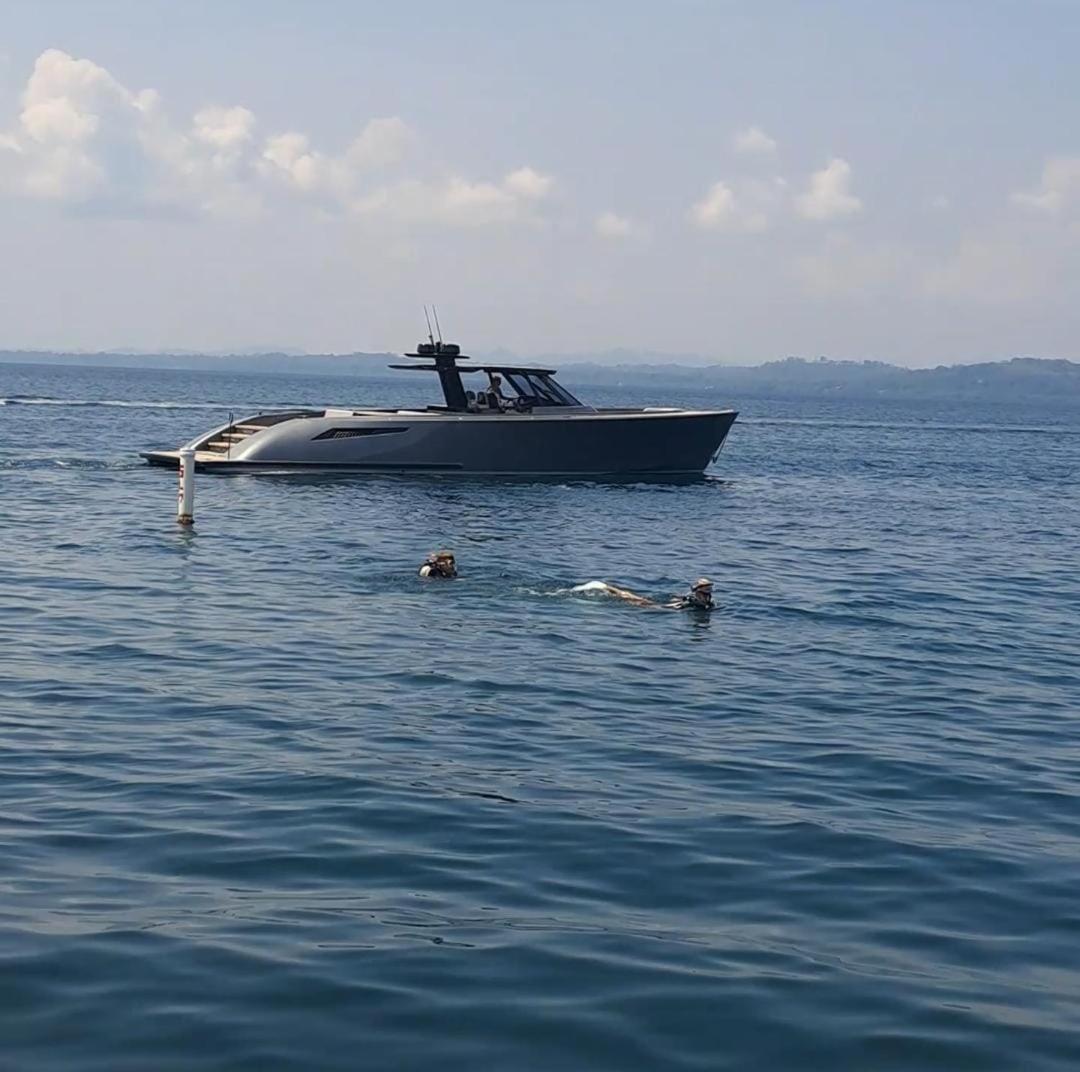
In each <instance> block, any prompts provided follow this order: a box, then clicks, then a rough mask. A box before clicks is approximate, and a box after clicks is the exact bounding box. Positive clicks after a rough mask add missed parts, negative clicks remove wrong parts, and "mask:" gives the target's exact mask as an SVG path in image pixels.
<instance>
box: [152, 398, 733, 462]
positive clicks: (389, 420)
mask: <svg viewBox="0 0 1080 1072" xmlns="http://www.w3.org/2000/svg"><path fill="white" fill-rule="evenodd" d="M735 417H736V413H735V411H734V410H700V411H687V410H589V409H582V410H580V411H574V412H565V411H564V412H561V413H559V414H550V415H549V414H508V413H500V414H492V415H480V414H455V413H446V412H434V411H427V412H425V411H408V410H399V411H345V410H342V411H333V410H329V411H325V413H324V412H319V413H318V414H314V413H310V412H308V413H304V414H302V415H296V416H291V415H289V416H282V415H260V416H255V417H251V418H248V419H247V420H246V421H240V422H237V424H236V425H231V426H226V427H225V428H222V429H217V430H215V431H214V432H212V433H210V434H209V435H205V436H202V437H200V438H199V439H197V440H193V441H192V442H191V443H189V444H186V446H187V447H190V448H192V449H194V450H195V451H196V465H197V467H198V468H200V469H210V468H214V469H270V468H272V469H322V470H355V471H358V472H460V473H497V474H507V475H511V474H515V475H516V474H523V475H545V474H551V475H562V474H566V475H606V476H620V475H633V474H643V475H649V474H652V475H663V474H686V473H701V472H702V471H703V470H704V469H705V467H706V466H707V465H708V464H709V462H710V461H712V459H713V458H714V457H715V456H716V454H717V453H718V451H719V450H720V448H721V447H722V446H723V443H724V440H725V439H726V437H727V434H728V431H729V430H730V428H731V425H732V424H733V422H734V421H735ZM259 422H268V423H267V424H266V426H264V427H259V428H258V429H257V430H256V431H254V432H246V433H245V434H244V435H243V436H242V437H241V436H240V435H238V434H236V433H234V432H232V431H231V430H232V429H235V428H241V429H248V428H252V427H255V426H257V425H258V424H259ZM230 434H231V435H232V436H233V438H234V439H236V440H238V441H236V442H229V445H228V448H227V449H225V450H223V448H222V439H221V437H222V436H228V435H230ZM143 457H144V458H146V459H147V461H149V462H151V463H152V464H156V465H168V466H172V467H174V468H175V467H176V465H177V464H178V452H177V451H174V450H172V451H149V452H146V453H144V454H143Z"/></svg>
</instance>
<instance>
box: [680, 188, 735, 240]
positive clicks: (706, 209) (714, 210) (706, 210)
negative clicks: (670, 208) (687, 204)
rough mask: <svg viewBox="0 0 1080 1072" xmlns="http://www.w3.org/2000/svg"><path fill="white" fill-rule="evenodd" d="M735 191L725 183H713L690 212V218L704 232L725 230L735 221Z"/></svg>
mask: <svg viewBox="0 0 1080 1072" xmlns="http://www.w3.org/2000/svg"><path fill="white" fill-rule="evenodd" d="M737 216H738V210H737V208H736V204H735V191H734V190H733V189H732V188H731V187H730V186H728V184H727V183H726V182H717V183H713V185H712V186H710V187H709V191H708V193H706V194H705V196H704V197H703V198H702V199H701V200H700V201H699V202H698V203H697V204H696V205H694V207H693V208H692V209H691V210H690V218H691V219H692V220H693V221H694V222H695V223H696V224H697V225H698V226H699V227H703V228H705V229H706V230H725V229H726V228H728V227H730V226H731V225H732V224H733V223H734V221H735V220H736V219H737Z"/></svg>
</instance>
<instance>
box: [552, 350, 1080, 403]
mask: <svg viewBox="0 0 1080 1072" xmlns="http://www.w3.org/2000/svg"><path fill="white" fill-rule="evenodd" d="M572 371H573V377H574V381H575V382H577V383H595V384H598V385H599V384H617V383H627V384H632V383H656V382H660V381H663V382H667V383H683V384H687V385H689V384H699V385H701V386H703V387H708V388H712V389H717V390H723V391H724V392H725V393H726V394H729V395H731V396H732V397H739V396H740V395H741V396H758V397H762V398H859V399H871V398H897V399H928V400H931V399H933V400H946V399H967V398H970V399H980V400H983V401H1002V402H1008V401H1012V400H1015V399H1020V398H1023V399H1026V400H1041V401H1053V402H1057V403H1066V404H1070V405H1072V404H1080V363H1078V362H1075V361H1065V360H1060V359H1057V360H1055V359H1042V358H1027V357H1014V358H1013V359H1012V360H1010V361H993V362H986V363H983V364H978V365H939V366H938V367H937V368H931V369H907V368H901V367H899V366H897V365H888V364H886V363H884V362H882V361H829V360H826V359H824V358H819V359H818V360H816V361H806V360H803V359H802V358H797V357H789V358H785V359H784V360H782V361H770V362H767V363H766V364H764V365H756V366H735V365H710V366H708V367H707V368H703V369H692V368H685V367H672V366H663V365H650V366H645V367H642V366H634V367H632V368H620V367H614V368H613V367H611V366H605V365H596V364H589V365H577V366H574V367H573V370H572ZM566 374H567V378H569V376H570V374H571V367H570V366H568V367H567V370H566Z"/></svg>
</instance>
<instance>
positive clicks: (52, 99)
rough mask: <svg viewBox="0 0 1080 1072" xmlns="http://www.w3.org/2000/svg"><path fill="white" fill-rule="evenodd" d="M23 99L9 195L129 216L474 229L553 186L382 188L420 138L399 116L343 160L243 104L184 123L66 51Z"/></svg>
mask: <svg viewBox="0 0 1080 1072" xmlns="http://www.w3.org/2000/svg"><path fill="white" fill-rule="evenodd" d="M21 103H22V109H21V112H20V114H19V116H18V120H17V123H16V124H15V126H14V127H13V128H12V129H11V130H10V131H6V132H5V131H0V192H4V191H5V190H6V192H8V193H13V194H16V195H22V196H27V197H35V198H47V199H52V200H55V201H58V202H60V203H63V204H68V205H83V206H90V207H95V208H102V209H105V210H107V211H114V212H121V213H125V214H130V213H145V212H147V211H157V210H168V211H170V212H172V211H176V210H181V211H186V212H213V213H222V214H231V215H235V214H248V213H250V212H252V211H255V210H257V209H258V207H259V206H260V205H262V204H264V203H268V201H267V199H268V198H270V197H277V198H278V199H280V198H282V197H291V198H293V199H298V200H305V201H310V202H311V203H312V204H313V205H315V206H316V207H318V208H319V209H321V210H324V211H342V212H345V211H356V212H360V213H374V212H379V211H384V212H386V213H387V214H388V215H391V216H395V217H398V218H403V217H404V218H409V219H417V220H432V221H438V222H441V223H445V224H449V225H453V224H458V225H462V226H473V225H477V224H482V223H498V222H504V221H513V220H527V219H531V218H534V217H535V214H536V210H537V207H538V206H539V205H540V204H541V203H542V202H543V201H544V200H545V199H546V198H547V197H548V196H549V194H550V193H551V191H552V189H553V186H554V180H553V179H552V178H551V176H549V175H545V174H542V173H541V172H539V171H537V170H535V169H534V168H531V167H521V168H518V169H517V170H515V171H511V172H510V173H509V174H508V175H506V176H505V177H504V178H503V179H502V180H500V181H498V182H492V181H483V180H480V181H466V180H464V179H460V178H455V179H451V180H449V181H434V180H430V179H425V177H424V176H423V175H422V174H421V175H418V176H414V177H410V178H405V177H399V178H397V179H396V181H392V182H389V183H388V184H387V185H384V186H382V187H378V188H372V186H371V182H372V177H373V175H374V173H376V172H381V171H388V170H389V169H393V168H399V167H401V166H402V165H403V164H404V163H405V162H406V161H408V159H409V156H410V153H411V150H412V149H413V147H414V145H415V143H416V141H417V138H416V135H415V134H414V132H413V131H412V130H411V129H410V128H409V126H408V125H407V124H406V123H405V122H404V121H403V120H402V119H400V118H399V117H397V116H388V117H382V118H375V119H371V120H370V121H369V122H368V123H367V124H366V125H365V126H364V128H363V129H362V130H361V131H360V133H359V135H358V136H357V137H356V138H355V139H354V140H353V141H352V142H351V143H350V144H349V145H348V147H347V148H346V149H345V150H344V152H341V153H340V154H334V153H327V152H323V151H322V150H320V149H317V148H315V147H314V146H313V145H312V144H311V142H310V140H309V138H308V136H307V135H306V134H304V133H302V132H299V131H288V132H277V133H271V134H270V135H269V136H268V137H265V138H257V137H256V127H257V122H256V117H255V115H254V114H253V113H252V112H251V111H250V110H249V109H247V108H244V107H242V106H239V105H235V106H231V107H225V106H221V105H216V104H213V105H208V106H207V107H204V108H202V109H200V110H199V111H198V112H196V113H195V115H194V116H193V117H192V119H191V122H190V124H189V125H186V126H185V125H183V124H181V125H179V126H178V125H176V124H174V123H173V122H171V121H170V119H169V117H168V116H167V115H166V113H165V112H164V110H163V109H162V107H161V102H160V100H159V98H158V95H157V93H156V92H154V91H153V90H143V91H141V92H132V91H131V90H129V89H127V88H125V87H124V86H123V85H121V84H120V82H118V81H117V80H116V79H115V78H114V77H113V76H112V75H111V74H110V73H109V72H108V71H106V70H105V69H104V68H103V67H100V66H98V65H97V64H95V63H93V62H92V61H90V60H86V59H75V58H74V57H72V56H69V55H68V54H67V53H65V52H61V51H60V50H58V49H49V50H48V51H46V52H43V53H42V54H41V55H40V56H39V57H38V59H37V62H36V63H35V65H34V70H33V72H32V74H31V76H30V79H29V81H28V82H27V85H26V88H25V91H24V92H23V94H22V102H21ZM421 164H422V162H421ZM381 181H382V182H384V183H387V176H384V177H383V179H382V180H381Z"/></svg>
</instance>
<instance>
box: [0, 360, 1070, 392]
mask: <svg viewBox="0 0 1080 1072" xmlns="http://www.w3.org/2000/svg"><path fill="white" fill-rule="evenodd" d="M398 357H399V355H397V354H390V353H354V354H289V353H280V352H278V353H260V354H251V353H245V354H226V355H209V354H191V353H174V354H168V353H161V354H146V353H114V352H104V353H60V352H51V351H34V350H0V365H3V364H13V363H16V364H29V365H59V366H75V367H84V368H85V367H104V368H117V369H176V370H186V371H195V372H217V373H258V374H262V375H265V374H278V375H301V376H302V375H313V376H358V377H367V378H371V377H379V378H387V377H393V376H395V375H396V376H407V375H408V373H404V372H403V373H396V374H395V373H393V372H391V371H390V370H389V369H388V368H387V367H386V366H387V364H388V363H389V362H391V361H394V360H395V359H397V358H398ZM493 360H503V361H508V362H509V361H513V362H514V363H518V362H520V363H521V364H535V365H544V364H554V365H556V366H558V367H560V368H561V370H562V375H563V379H564V380H565V381H566V382H567V383H568V384H571V385H573V384H581V385H595V386H614V385H619V386H633V385H635V384H642V385H646V384H647V385H654V384H658V383H668V384H673V385H674V384H678V385H682V386H685V387H697V388H699V389H704V390H708V391H710V392H713V391H715V392H724V393H726V394H729V395H731V396H733V397H739V396H743V397H746V396H750V397H753V396H757V397H768V398H822V399H842V398H851V399H907V400H920V399H925V400H927V401H945V400H961V399H973V400H976V399H977V400H981V401H998V402H1012V401H1029V402H1047V403H1053V404H1056V405H1067V406H1077V405H1080V362H1077V361H1069V360H1065V359H1054V358H1028V357H1015V358H1012V359H1010V360H1005V361H989V362H984V363H981V364H971V365H939V366H937V367H936V368H920V369H910V368H903V367H901V366H899V365H890V364H887V363H886V362H883V361H834V360H830V359H827V358H817V359H816V360H806V359H804V358H796V357H788V358H784V359H782V360H778V361H769V362H766V363H764V364H761V365H721V364H711V365H686V364H668V363H659V362H657V363H633V364H628V363H624V364H608V363H601V362H598V361H580V360H576V361H575V360H573V359H570V358H565V359H560V358H558V357H556V356H554V355H552V356H546V355H545V356H544V357H540V358H533V359H529V358H517V357H514V358H511V357H510V355H505V354H499V355H498V356H497V357H494V356H493Z"/></svg>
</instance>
